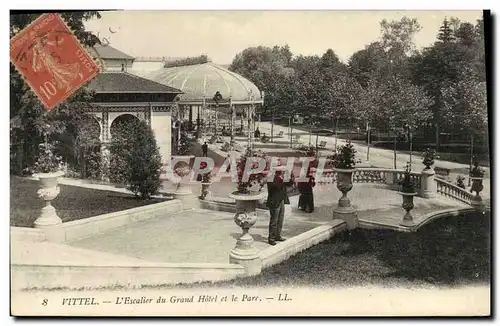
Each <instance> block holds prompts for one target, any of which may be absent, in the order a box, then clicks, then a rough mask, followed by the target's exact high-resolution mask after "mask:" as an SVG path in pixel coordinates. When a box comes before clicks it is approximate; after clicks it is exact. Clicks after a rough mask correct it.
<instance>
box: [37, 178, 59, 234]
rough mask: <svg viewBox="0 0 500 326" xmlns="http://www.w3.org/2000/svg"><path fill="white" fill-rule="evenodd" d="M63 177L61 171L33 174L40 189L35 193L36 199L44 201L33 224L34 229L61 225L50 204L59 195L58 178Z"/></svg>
mask: <svg viewBox="0 0 500 326" xmlns="http://www.w3.org/2000/svg"><path fill="white" fill-rule="evenodd" d="M63 175H64V172H62V171H57V172H51V173H38V174H35V176H36V177H38V180H40V189H39V190H38V191H37V194H38V197H39V198H41V199H43V200H44V201H45V207H43V208H42V211H41V213H40V216H39V217H38V218H37V219H36V221H35V223H34V226H35V227H36V228H43V227H48V226H54V225H58V224H61V223H62V220H61V218H60V217H59V216H58V215H57V212H56V209H55V208H54V206H52V203H51V202H52V201H53V200H54V199H55V198H56V197H57V195H59V192H60V190H59V187H58V183H59V177H61V176H63Z"/></svg>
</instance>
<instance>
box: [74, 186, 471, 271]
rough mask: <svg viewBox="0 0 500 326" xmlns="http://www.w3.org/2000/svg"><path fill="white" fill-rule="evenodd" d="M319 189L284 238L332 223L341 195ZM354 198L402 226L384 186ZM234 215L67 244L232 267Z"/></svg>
mask: <svg viewBox="0 0 500 326" xmlns="http://www.w3.org/2000/svg"><path fill="white" fill-rule="evenodd" d="M314 191H315V204H316V210H315V212H314V213H312V214H307V213H304V212H301V211H298V209H297V202H298V196H294V197H292V198H291V205H287V213H286V215H285V223H284V229H283V236H284V237H286V238H291V237H293V236H296V235H299V234H300V233H303V232H305V231H308V230H311V229H313V228H315V227H317V226H320V225H323V224H327V223H331V222H332V208H333V205H334V204H335V203H336V202H337V201H338V199H339V197H340V195H341V193H340V191H338V190H337V189H336V187H335V186H334V185H332V184H328V185H318V186H317V187H316V188H315V190H314ZM349 198H351V201H352V203H353V205H354V206H355V207H356V208H357V209H358V216H359V219H360V222H375V223H381V224H386V225H387V226H388V227H392V228H399V223H400V222H401V221H402V218H403V215H404V210H403V209H402V208H401V203H402V198H401V196H400V195H399V194H398V193H397V192H396V191H394V190H391V189H387V188H385V187H384V186H380V185H372V184H354V187H353V190H352V191H351V192H349ZM461 207H467V205H465V204H461V203H459V202H457V201H454V200H451V199H447V198H444V197H441V196H438V197H436V198H434V199H423V198H420V197H415V209H414V210H413V211H412V214H413V216H414V218H415V221H416V223H419V221H421V220H422V218H423V217H424V215H425V214H427V213H430V212H433V211H438V210H443V209H453V208H461ZM258 214H259V220H258V221H257V223H256V224H255V226H254V227H253V228H251V229H250V234H251V235H252V236H253V238H254V239H255V243H256V246H257V248H259V249H261V250H262V249H265V248H267V247H269V245H268V244H267V242H266V240H267V228H268V222H269V213H268V212H267V211H264V210H261V211H259V212H258ZM233 215H234V214H233V213H228V212H220V211H212V210H203V209H198V210H191V211H184V212H182V213H180V214H177V215H176V216H175V217H174V218H172V219H170V218H165V219H155V220H148V221H145V222H141V223H137V224H133V225H129V226H126V227H122V228H120V229H116V230H113V231H110V232H107V233H103V234H99V235H96V236H93V237H90V238H86V239H81V240H77V241H73V242H70V243H67V244H68V245H70V246H73V247H76V248H80V249H90V250H93V251H96V252H101V253H102V254H104V253H107V254H114V255H119V256H121V257H123V256H126V257H130V258H131V259H141V260H146V261H151V262H168V263H191V262H192V263H228V262H229V252H230V250H231V249H232V248H234V246H235V244H236V239H237V238H238V237H239V235H240V233H241V229H240V228H239V227H238V226H237V225H236V224H235V223H234V222H233ZM278 246H279V244H278ZM74 253H75V254H77V251H75V252H74ZM101 253H100V254H101ZM82 257H84V258H85V256H82ZM74 259H77V258H74Z"/></svg>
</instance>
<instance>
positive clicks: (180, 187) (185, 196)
mask: <svg viewBox="0 0 500 326" xmlns="http://www.w3.org/2000/svg"><path fill="white" fill-rule="evenodd" d="M193 159H194V155H186V156H174V157H173V158H172V161H173V162H174V163H173V164H172V168H173V171H172V172H173V174H174V175H176V176H177V177H179V178H180V180H179V181H178V183H177V188H176V189H175V192H174V198H176V199H180V200H181V201H182V202H183V204H188V201H189V199H191V197H193V191H192V190H191V186H190V185H189V183H190V181H191V180H190V179H191V172H192V170H193V167H192V163H193V162H192V160H193ZM188 162H189V163H188Z"/></svg>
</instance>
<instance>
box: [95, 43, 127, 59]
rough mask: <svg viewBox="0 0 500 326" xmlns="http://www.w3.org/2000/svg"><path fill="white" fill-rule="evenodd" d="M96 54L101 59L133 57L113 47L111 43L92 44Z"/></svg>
mask: <svg viewBox="0 0 500 326" xmlns="http://www.w3.org/2000/svg"><path fill="white" fill-rule="evenodd" d="M93 48H94V50H95V51H96V52H97V55H98V56H99V57H100V58H101V59H121V60H134V59H135V58H134V57H132V56H130V55H128V54H125V53H123V52H122V51H120V50H118V49H115V48H114V47H112V46H111V45H100V44H96V45H94V46H93Z"/></svg>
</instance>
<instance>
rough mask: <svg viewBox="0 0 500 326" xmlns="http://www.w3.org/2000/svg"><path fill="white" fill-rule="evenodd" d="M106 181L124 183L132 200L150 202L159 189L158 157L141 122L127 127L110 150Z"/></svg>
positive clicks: (150, 132)
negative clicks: (147, 200) (131, 193)
mask: <svg viewBox="0 0 500 326" xmlns="http://www.w3.org/2000/svg"><path fill="white" fill-rule="evenodd" d="M110 153H111V160H110V179H112V178H113V179H112V180H113V182H117V181H118V182H120V183H125V184H126V185H127V189H128V190H130V191H132V192H133V193H134V194H135V196H136V197H140V198H142V199H147V198H150V197H151V196H152V195H156V194H158V191H159V190H160V188H161V181H160V174H161V168H162V163H161V155H160V152H159V149H158V147H157V145H156V139H155V137H154V133H153V130H152V129H151V127H150V126H149V125H148V124H147V123H146V122H144V121H134V122H133V123H129V124H127V128H125V130H123V131H122V132H117V133H116V134H115V135H114V137H113V139H112V143H111V146H110Z"/></svg>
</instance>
